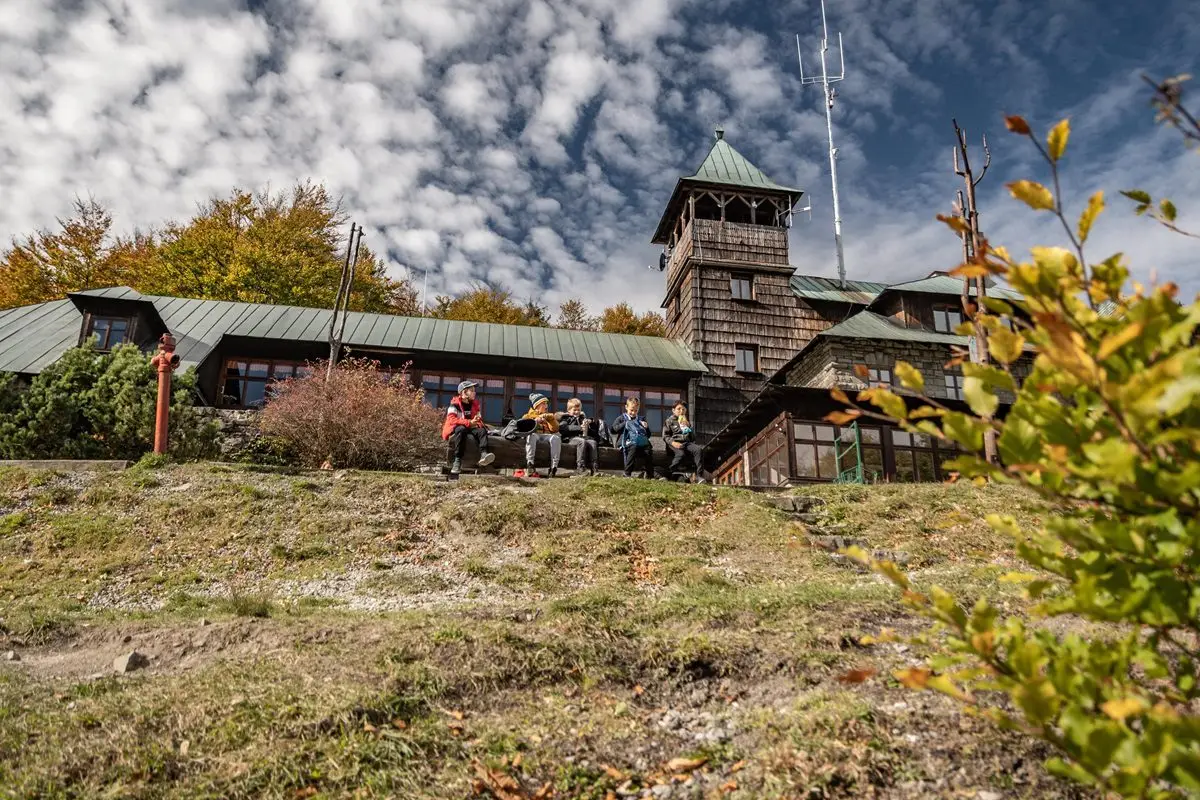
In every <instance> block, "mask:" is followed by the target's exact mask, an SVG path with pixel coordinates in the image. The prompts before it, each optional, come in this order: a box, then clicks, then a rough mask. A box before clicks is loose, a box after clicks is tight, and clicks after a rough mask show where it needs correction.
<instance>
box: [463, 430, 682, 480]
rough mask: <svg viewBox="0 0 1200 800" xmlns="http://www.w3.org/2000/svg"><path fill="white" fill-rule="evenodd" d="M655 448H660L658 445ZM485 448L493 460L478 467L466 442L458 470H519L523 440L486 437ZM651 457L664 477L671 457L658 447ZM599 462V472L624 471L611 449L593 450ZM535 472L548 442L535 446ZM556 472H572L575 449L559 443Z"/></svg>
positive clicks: (542, 465)
mask: <svg viewBox="0 0 1200 800" xmlns="http://www.w3.org/2000/svg"><path fill="white" fill-rule="evenodd" d="M657 445H660V446H661V445H662V442H658V443H657ZM488 449H489V450H491V451H492V452H493V453H495V454H496V460H495V461H493V462H492V463H491V464H490V465H489V466H486V467H479V466H478V462H479V450H478V449H476V447H475V443H474V442H473V441H470V442H467V449H466V452H465V453H463V460H462V469H463V471H464V472H466V471H475V470H479V471H480V472H490V471H495V470H501V469H506V468H523V467H524V466H525V440H524V439H518V440H517V441H515V442H510V441H509V440H508V439H505V438H504V437H503V436H489V437H488ZM651 452H652V453H653V454H654V468H655V469H656V470H657V471H658V472H659V473H660V474H662V475H665V474H666V470H667V466H668V465H669V464H670V463H671V454H670V453H668V452H666V450H664V449H661V448H660V447H659V446H656V447H654V449H653V450H652V451H651ZM596 453H597V455H598V457H599V458H598V460H599V462H600V469H601V471H603V472H622V471H624V469H625V460H624V458H623V457H622V454H621V451H620V450H619V449H617V448H615V447H601V448H599V449H598V450H597V451H596ZM452 457H453V456H452V454H451V451H450V446H449V443H447V446H446V464H447V465H448V464H449V463H450V459H451V458H452ZM534 463H535V464H536V465H537V468H538V470H539V471H543V472H544V471H545V470H547V469H549V467H550V443H549V442H545V441H541V442H538V444H537V457H536V459H535V461H534ZM558 466H559V469H569V470H574V469H575V468H576V465H575V446H574V445H569V444H567V443H566V442H563V445H562V453H561V455H560V456H559V459H558ZM448 469H449V468H448V467H444V468H443V471H448Z"/></svg>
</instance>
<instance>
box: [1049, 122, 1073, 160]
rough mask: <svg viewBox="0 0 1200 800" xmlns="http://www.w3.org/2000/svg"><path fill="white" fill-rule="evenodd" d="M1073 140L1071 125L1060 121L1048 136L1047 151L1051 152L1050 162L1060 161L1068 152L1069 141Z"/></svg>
mask: <svg viewBox="0 0 1200 800" xmlns="http://www.w3.org/2000/svg"><path fill="white" fill-rule="evenodd" d="M1069 138H1071V123H1070V122H1069V121H1068V120H1065V119H1064V120H1059V122H1058V124H1057V125H1055V126H1054V127H1053V128H1051V129H1050V133H1049V134H1047V136H1046V149H1047V150H1049V151H1050V160H1051V161H1058V160H1059V159H1060V158H1062V156H1063V153H1065V152H1066V150H1067V139H1069Z"/></svg>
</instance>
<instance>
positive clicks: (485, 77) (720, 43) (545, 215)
mask: <svg viewBox="0 0 1200 800" xmlns="http://www.w3.org/2000/svg"><path fill="white" fill-rule="evenodd" d="M1085 6H1086V4H1083V3H1082V0H1069V2H1067V0H1064V3H1062V4H1055V6H1054V8H1052V9H1045V10H1040V11H1037V12H1036V13H1034V12H1030V10H1029V8H1028V5H1027V4H1025V3H1022V2H1020V0H1002V2H998V3H996V4H993V5H991V6H986V7H983V6H978V5H977V4H963V3H958V2H953V1H952V0H914V2H913V3H910V4H907V5H906V6H905V9H904V10H903V11H902V12H901V11H899V10H898V7H897V6H896V5H895V4H892V3H884V2H882V0H839V2H838V3H837V4H836V5H835V6H831V9H830V11H831V17H830V26H831V29H833V30H838V29H840V30H842V31H843V32H844V34H845V37H846V50H847V59H848V61H847V69H848V78H847V80H846V81H845V82H844V83H843V84H841V87H840V88H841V91H842V96H841V99H840V100H839V102H838V105H837V107H836V109H835V124H836V125H837V132H836V135H837V137H838V146H839V148H840V160H839V172H840V174H841V176H842V202H843V215H844V217H845V230H846V252H847V261H848V264H849V267H850V274H851V275H852V276H853V277H859V278H875V279H899V278H907V277H912V276H914V275H918V274H923V273H924V272H926V271H928V270H930V269H935V268H944V267H947V266H951V265H952V264H953V263H954V260H955V259H956V257H957V245H956V243H955V241H954V239H953V237H952V236H950V235H949V234H948V233H946V232H944V231H943V229H942V226H940V224H939V223H937V222H935V221H934V220H933V217H934V215H935V214H936V213H937V212H939V211H945V210H946V209H947V208H948V207H949V203H950V201H951V199H952V198H953V195H954V190H955V189H956V188H957V187H958V184H957V182H956V181H957V179H956V178H955V177H954V176H953V175H952V174H951V173H950V169H949V161H948V158H949V156H948V152H947V151H948V150H949V147H950V142H951V134H950V130H949V116H950V115H951V113H961V114H962V115H963V116H964V118H968V119H970V120H971V124H970V126H969V127H971V128H972V131H971V133H972V137H973V140H977V131H976V130H975V128H976V127H979V125H980V123H979V122H978V119H976V118H980V117H982V116H983V115H984V114H986V115H987V116H986V118H985V119H986V122H987V126H986V127H987V128H988V129H989V131H992V132H994V133H993V139H994V151H995V155H996V160H995V164H994V166H993V171H994V174H993V175H991V176H989V178H988V180H987V182H986V183H985V184H984V185H983V186H982V187H981V188H982V190H983V192H982V195H981V203H982V204H983V205H982V210H983V213H984V221H985V226H986V229H987V231H988V232H989V234H991V235H993V236H994V237H995V238H996V239H997V240H1003V241H1006V242H1007V243H1008V244H1009V245H1010V246H1011V247H1013V248H1014V249H1015V248H1021V247H1025V246H1027V245H1028V244H1031V243H1034V242H1039V241H1055V240H1056V238H1055V237H1056V234H1055V231H1054V228H1053V226H1052V225H1051V224H1049V223H1050V221H1049V220H1047V219H1044V218H1038V217H1036V216H1035V215H1032V213H1031V212H1024V211H1023V210H1022V209H1021V208H1020V207H1019V206H1017V205H1016V204H1015V203H1014V202H1012V201H1010V200H1008V199H1007V198H1006V197H1005V192H1004V190H1003V182H1004V181H1005V180H1011V179H1013V178H1015V177H1024V176H1026V175H1027V174H1028V173H1029V171H1030V170H1031V169H1033V168H1034V163H1035V162H1034V159H1033V157H1032V154H1030V153H1029V152H1028V150H1027V148H1022V147H1021V145H1023V144H1027V143H1023V142H1020V141H1016V140H1012V139H1009V138H1004V135H1003V133H1002V131H1001V129H1000V119H999V113H1000V111H1001V110H1009V111H1015V110H1018V108H1017V107H1018V106H1021V107H1022V108H1023V109H1024V110H1025V111H1026V112H1027V113H1029V114H1030V115H1031V119H1032V118H1033V117H1034V116H1040V117H1044V120H1043V121H1042V123H1041V124H1042V125H1043V127H1044V126H1045V121H1052V120H1053V119H1055V118H1056V117H1057V116H1058V115H1059V114H1062V113H1069V114H1070V115H1071V116H1072V119H1073V123H1074V125H1075V130H1076V135H1075V140H1074V141H1073V142H1072V149H1071V155H1070V156H1069V157H1068V161H1067V163H1066V164H1065V166H1066V168H1067V170H1068V172H1067V183H1066V187H1067V188H1068V189H1069V191H1071V192H1072V193H1073V197H1074V198H1075V200H1074V202H1075V205H1076V207H1077V206H1078V203H1079V202H1081V201H1082V199H1083V198H1084V197H1085V196H1086V193H1087V192H1090V191H1092V190H1094V189H1095V188H1105V189H1106V190H1109V192H1110V211H1109V213H1108V214H1107V215H1106V218H1105V219H1104V220H1103V222H1102V223H1101V225H1100V226H1099V227H1098V228H1097V230H1096V233H1095V237H1096V241H1095V247H1094V251H1095V253H1096V255H1102V254H1104V255H1106V254H1107V252H1106V251H1107V250H1110V249H1125V250H1127V251H1129V252H1130V253H1131V254H1132V255H1133V256H1134V258H1135V266H1136V267H1137V268H1138V269H1139V270H1140V272H1139V274H1140V275H1143V276H1144V275H1147V274H1148V272H1149V269H1150V268H1151V266H1157V268H1158V271H1159V274H1160V275H1161V276H1163V277H1173V278H1175V279H1177V280H1181V281H1183V282H1184V283H1185V286H1186V285H1190V286H1191V287H1192V290H1193V291H1194V290H1195V287H1196V284H1197V279H1196V278H1194V277H1192V276H1193V275H1194V269H1193V268H1192V262H1193V259H1194V251H1192V250H1191V249H1190V247H1191V245H1190V244H1189V243H1187V242H1186V240H1182V239H1180V238H1179V237H1174V236H1172V235H1170V234H1168V233H1166V232H1165V231H1162V230H1159V229H1157V228H1156V227H1155V226H1154V225H1153V224H1152V223H1149V222H1147V221H1146V220H1144V219H1135V218H1132V217H1131V216H1130V215H1129V214H1127V213H1125V208H1124V207H1123V206H1122V201H1121V198H1119V197H1117V196H1116V195H1115V192H1116V190H1118V189H1121V188H1128V187H1129V186H1131V185H1135V184H1140V185H1143V186H1145V188H1147V189H1148V190H1151V191H1154V192H1155V193H1156V194H1164V193H1165V194H1169V195H1171V196H1172V197H1173V198H1174V199H1175V200H1176V202H1177V203H1178V205H1179V206H1180V210H1181V214H1183V215H1184V217H1183V219H1182V220H1181V221H1183V222H1184V223H1185V224H1186V222H1187V218H1188V215H1189V213H1190V214H1191V215H1192V216H1193V217H1194V216H1195V215H1196V214H1197V213H1200V211H1197V209H1200V184H1198V183H1197V177H1196V176H1197V172H1196V170H1195V167H1196V165H1197V163H1200V162H1196V156H1195V155H1194V154H1190V155H1189V154H1185V153H1183V152H1182V148H1181V146H1180V145H1179V142H1178V141H1177V137H1175V138H1173V137H1172V136H1171V134H1170V132H1166V131H1161V132H1159V133H1157V134H1156V133H1153V132H1151V131H1150V126H1151V123H1150V116H1151V112H1149V110H1147V109H1146V108H1145V106H1144V104H1143V103H1144V97H1145V94H1144V92H1143V90H1142V87H1141V85H1140V83H1139V81H1138V78H1137V75H1138V74H1139V72H1140V69H1141V68H1142V65H1139V64H1137V63H1133V62H1130V61H1128V60H1126V61H1122V62H1121V63H1120V64H1119V65H1115V66H1111V67H1109V66H1106V61H1105V60H1104V59H1102V58H1100V57H1099V56H1097V55H1095V53H1094V52H1093V51H1094V50H1095V48H1094V47H1091V46H1088V45H1086V44H1081V43H1080V37H1081V36H1083V37H1084V38H1086V32H1080V31H1079V30H1078V28H1079V26H1080V25H1082V24H1084V23H1086V22H1088V21H1089V19H1090V17H1091V16H1094V15H1093V14H1091V13H1090V12H1088V10H1087V9H1086V7H1085ZM255 7H256V8H260V9H265V10H262V11H260V12H258V13H254V12H251V11H249V10H247V7H246V5H245V4H244V3H243V2H240V0H125V1H124V2H123V3H122V4H121V5H120V6H114V5H113V4H109V3H103V2H101V0H78V1H77V2H75V3H72V4H59V5H55V4H50V3H33V4H30V3H25V2H20V0H0V187H2V190H3V191H4V193H5V198H6V199H9V198H19V200H18V201H16V202H13V201H11V200H10V201H9V202H6V203H3V204H0V239H7V238H8V236H11V235H20V234H23V233H27V232H29V231H31V230H32V229H34V228H37V227H43V226H48V225H53V224H54V218H55V217H56V216H62V215H64V214H65V213H67V212H69V209H70V204H71V202H72V200H73V199H74V196H75V195H76V194H79V195H84V196H86V195H87V194H89V193H90V194H93V195H94V196H96V197H97V199H99V200H101V201H102V202H104V203H106V204H107V205H108V206H109V207H110V208H111V209H112V210H113V212H114V215H115V217H116V221H117V225H118V227H119V228H121V229H123V230H131V229H133V228H134V227H139V228H143V229H144V228H146V227H148V226H151V225H155V224H160V223H161V222H162V221H163V220H165V219H170V218H183V217H187V216H190V215H191V214H192V213H193V211H194V209H195V207H196V205H197V203H199V202H202V201H203V200H205V199H206V198H207V197H209V196H212V195H224V194H226V193H227V192H228V191H229V190H230V189H231V188H232V187H234V186H235V185H236V186H240V187H243V188H260V187H262V186H264V185H267V184H269V185H270V186H271V187H272V188H274V189H283V188H286V187H287V186H288V185H290V184H291V183H293V182H295V181H299V180H305V179H309V178H312V179H317V180H322V181H324V182H326V184H327V185H328V187H329V189H330V191H331V192H332V193H333V194H334V195H335V196H340V197H342V198H343V201H344V207H345V208H346V210H347V211H348V212H350V213H351V214H352V215H353V216H354V218H355V219H357V220H359V221H360V222H362V223H363V224H365V225H366V226H367V230H368V237H369V240H370V241H371V244H372V246H373V248H374V249H375V250H376V251H378V252H380V253H382V254H385V255H386V257H387V258H388V260H389V261H390V262H391V263H393V264H395V269H396V270H397V272H398V274H400V273H402V272H403V271H404V270H406V269H410V270H412V273H411V274H413V275H414V276H417V277H418V279H419V278H420V276H422V275H423V273H422V270H426V269H427V270H429V272H428V278H429V295H430V297H432V296H433V295H435V294H437V293H444V292H448V291H455V290H458V289H461V288H463V287H465V286H466V285H467V284H468V283H470V282H472V281H474V280H487V281H492V282H494V283H498V284H504V285H506V286H508V287H509V288H511V289H512V290H513V291H514V293H515V294H517V296H519V297H535V298H537V299H538V300H539V302H544V303H546V304H548V305H550V306H551V308H552V310H553V309H554V308H556V307H557V304H558V303H560V302H562V301H563V300H565V299H567V298H568V297H571V296H583V297H584V298H585V300H586V302H587V303H588V304H589V306H590V307H591V308H592V310H593V311H599V310H600V308H601V307H603V306H604V305H611V304H612V303H615V302H618V301H620V300H628V301H629V302H631V304H632V305H634V306H635V307H636V308H637V309H639V310H649V309H657V308H658V306H659V303H660V301H661V299H662V298H661V293H662V275H661V274H660V273H658V272H657V271H652V270H648V269H646V266H647V265H649V264H652V263H654V262H655V261H656V259H657V253H656V251H655V249H654V248H653V247H652V246H651V245H650V244H649V239H650V236H651V234H652V232H653V228H654V225H655V223H656V222H657V220H658V216H659V214H660V212H661V210H662V205H663V204H664V203H665V202H666V199H667V197H668V196H669V194H670V191H671V189H672V187H673V186H674V182H675V179H676V177H677V176H678V175H680V174H684V173H688V172H691V171H692V170H694V169H695V168H696V166H697V165H698V164H699V162H700V160H701V159H702V158H703V156H704V155H705V154H706V153H707V151H708V148H709V146H710V145H711V141H712V138H711V137H712V126H713V125H714V124H717V123H723V124H724V125H725V127H726V129H727V131H728V133H727V138H728V139H729V141H730V142H731V143H732V144H734V146H735V147H737V148H738V149H739V150H740V151H741V152H742V153H743V154H744V155H746V156H747V157H749V158H750V159H751V160H752V161H753V162H755V163H756V164H758V165H759V166H760V167H762V168H763V169H764V170H765V171H766V172H767V173H768V174H769V175H771V176H772V177H774V178H775V179H776V180H779V181H781V182H786V183H792V184H796V185H799V186H800V187H801V188H804V189H805V190H807V191H809V192H810V195H811V197H812V198H813V199H814V201H815V202H814V216H813V221H812V223H811V224H809V223H808V222H806V221H804V219H803V217H798V218H797V222H796V225H795V227H794V228H793V230H792V236H791V238H792V244H793V248H794V251H793V262H794V263H795V264H796V265H797V266H798V267H799V268H800V269H801V270H802V271H806V272H816V273H823V274H833V271H834V267H833V258H832V253H833V246H832V233H831V230H830V227H831V216H832V214H831V211H830V208H829V205H830V204H829V187H828V163H827V160H826V153H825V120H824V110H823V108H822V105H821V103H822V101H821V99H820V95H819V91H818V90H817V89H816V88H814V87H808V88H801V86H800V84H799V80H798V74H797V70H796V65H795V52H794V43H793V41H792V39H791V33H792V32H793V31H795V32H799V33H801V34H802V41H803V42H804V43H805V46H806V48H807V49H806V51H805V52H806V56H807V55H808V54H810V53H812V52H813V48H814V47H815V45H816V41H817V36H818V34H817V31H818V25H819V16H818V14H817V12H816V9H815V6H814V4H813V3H811V2H803V3H802V2H799V0H797V2H792V3H790V4H779V5H778V6H772V5H769V6H763V7H762V8H758V9H757V10H756V11H755V13H753V14H749V13H747V12H746V8H747V7H745V6H741V5H737V4H733V3H716V4H700V3H697V2H688V0H471V1H468V0H440V1H439V2H428V0H305V1H304V2H303V3H299V4H293V3H286V2H283V0H265V2H259V3H256V4H255ZM1167 9H1168V11H1167V12H1164V14H1163V15H1162V17H1163V20H1164V21H1163V22H1162V24H1161V27H1160V28H1159V29H1158V30H1157V31H1156V32H1155V31H1151V32H1150V33H1146V34H1144V36H1143V40H1144V41H1154V42H1156V43H1157V47H1156V48H1155V52H1154V53H1153V58H1152V59H1149V62H1148V64H1147V65H1146V67H1145V68H1147V69H1150V70H1151V71H1152V72H1155V73H1156V74H1164V73H1165V72H1166V71H1167V70H1168V68H1169V66H1170V63H1171V62H1170V58H1172V57H1175V58H1182V57H1183V56H1182V55H1180V54H1186V53H1187V52H1188V50H1187V43H1188V42H1189V41H1194V33H1195V32H1196V31H1197V30H1200V27H1197V26H1198V25H1200V23H1196V22H1195V21H1194V19H1192V18H1190V17H1188V15H1187V14H1186V13H1185V12H1186V11H1187V10H1188V6H1187V3H1186V2H1185V0H1169V2H1168V3H1167ZM1168 12H1169V13H1168ZM1171 14H1174V15H1175V16H1176V17H1178V19H1176V20H1175V21H1171V19H1170V15H1171ZM964 31H976V32H981V33H979V35H978V36H976V37H975V38H968V39H966V40H964V37H963V32H964ZM1092 38H1095V37H1092ZM1089 41H1090V40H1089ZM1100 46H1101V45H1100V44H1097V45H1096V47H1100ZM1072 48H1074V49H1072ZM1148 49H1149V48H1148ZM1055 52H1063V53H1069V54H1072V55H1071V58H1072V59H1074V60H1075V61H1077V62H1078V63H1079V64H1086V65H1087V67H1086V68H1082V67H1080V68H1077V69H1074V70H1073V71H1071V70H1068V72H1069V73H1070V74H1071V75H1073V76H1075V77H1074V78H1073V80H1075V81H1076V82H1077V83H1078V84H1079V88H1078V91H1076V90H1075V89H1074V88H1073V87H1062V86H1056V84H1055V81H1054V80H1052V79H1051V78H1050V77H1049V76H1048V75H1047V74H1044V73H1047V70H1046V69H1045V68H1044V65H1045V61H1046V59H1047V58H1050V57H1052V56H1053V54H1054V53H1055ZM1186 66H1187V65H1186V63H1179V64H1178V65H1177V67H1178V69H1177V70H1176V71H1178V70H1181V69H1183V68H1184V67H1186ZM1106 69H1111V70H1112V72H1111V73H1106V72H1105V71H1104V70H1106ZM1068 88H1070V91H1068V90H1067V89H1068ZM1051 97H1053V98H1054V99H1053V101H1052V100H1051V99H1050V98H1051ZM951 101H953V102H954V103H955V104H960V103H961V104H962V105H963V106H964V108H963V109H962V111H961V112H960V111H959V109H958V108H954V109H951V108H950V105H949V104H950V103H951ZM1059 106H1061V107H1059ZM971 115H974V117H971ZM1136 137H1141V138H1136ZM1193 227H1200V225H1194V226H1193Z"/></svg>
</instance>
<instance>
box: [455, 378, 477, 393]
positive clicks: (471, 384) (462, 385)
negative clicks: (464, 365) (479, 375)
mask: <svg viewBox="0 0 1200 800" xmlns="http://www.w3.org/2000/svg"><path fill="white" fill-rule="evenodd" d="M478 385H479V384H478V383H477V382H476V381H472V380H466V381H463V382H462V383H460V384H459V385H458V393H459V394H462V393H463V392H465V391H466V390H467V389H471V388H474V387H476V386H478Z"/></svg>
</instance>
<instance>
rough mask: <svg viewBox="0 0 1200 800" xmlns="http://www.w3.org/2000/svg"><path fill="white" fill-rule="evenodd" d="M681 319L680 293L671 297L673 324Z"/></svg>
mask: <svg viewBox="0 0 1200 800" xmlns="http://www.w3.org/2000/svg"><path fill="white" fill-rule="evenodd" d="M677 319H679V292H676V293H675V294H673V295H671V322H674V321H675V320H677Z"/></svg>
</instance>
